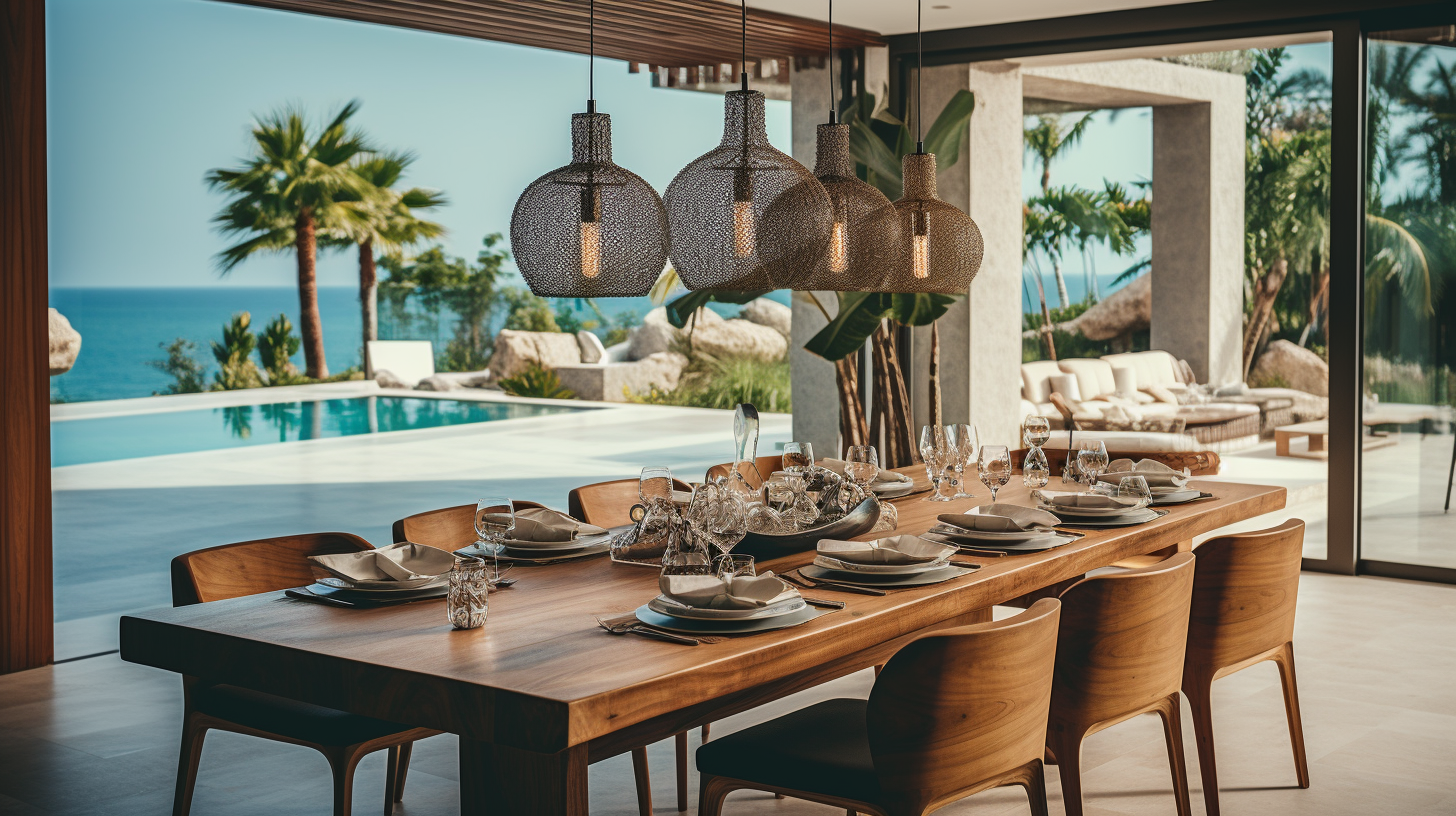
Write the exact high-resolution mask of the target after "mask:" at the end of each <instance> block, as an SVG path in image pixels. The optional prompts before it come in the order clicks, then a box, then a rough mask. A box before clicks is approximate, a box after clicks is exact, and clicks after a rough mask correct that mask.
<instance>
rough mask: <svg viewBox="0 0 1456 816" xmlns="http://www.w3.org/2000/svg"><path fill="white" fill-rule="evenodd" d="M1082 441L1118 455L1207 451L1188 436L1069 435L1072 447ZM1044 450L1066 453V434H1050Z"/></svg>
mask: <svg viewBox="0 0 1456 816" xmlns="http://www.w3.org/2000/svg"><path fill="white" fill-rule="evenodd" d="M1083 440H1089V441H1090V440H1101V442H1102V444H1104V445H1106V446H1107V449H1108V450H1110V451H1119V452H1121V453H1157V452H1167V453H1182V452H1186V451H1199V450H1203V449H1204V448H1206V447H1207V445H1204V444H1203V443H1201V442H1199V441H1198V440H1196V439H1194V438H1193V437H1191V436H1189V435H1187V434H1175V433H1157V432H1150V431H1077V432H1076V433H1074V434H1073V435H1072V442H1073V444H1075V443H1077V442H1081V441H1083ZM1045 447H1047V448H1048V449H1050V450H1066V449H1067V432H1066V431H1052V437H1051V439H1050V440H1048V441H1047V443H1046V445H1045Z"/></svg>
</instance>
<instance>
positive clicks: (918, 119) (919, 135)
mask: <svg viewBox="0 0 1456 816" xmlns="http://www.w3.org/2000/svg"><path fill="white" fill-rule="evenodd" d="M924 5H925V4H924V2H923V0H915V53H916V56H917V58H918V59H919V62H920V65H919V67H917V68H916V69H915V152H916V153H924V152H925V120H924V118H923V116H922V114H923V113H924V107H923V106H922V105H921V104H920V98H921V96H922V95H923V94H924V91H925V29H924V28H922V27H921V25H920V15H921V10H922V8H923V7H924Z"/></svg>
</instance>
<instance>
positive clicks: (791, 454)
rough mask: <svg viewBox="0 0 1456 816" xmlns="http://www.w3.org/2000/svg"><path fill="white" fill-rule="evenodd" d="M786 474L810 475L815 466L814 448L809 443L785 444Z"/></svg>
mask: <svg viewBox="0 0 1456 816" xmlns="http://www.w3.org/2000/svg"><path fill="white" fill-rule="evenodd" d="M783 460H784V472H786V473H808V472H809V469H810V468H812V467H813V466H814V446H813V445H812V444H810V443H808V442H785V443H784V455H783Z"/></svg>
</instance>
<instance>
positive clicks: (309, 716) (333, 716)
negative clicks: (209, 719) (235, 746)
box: [193, 685, 412, 746]
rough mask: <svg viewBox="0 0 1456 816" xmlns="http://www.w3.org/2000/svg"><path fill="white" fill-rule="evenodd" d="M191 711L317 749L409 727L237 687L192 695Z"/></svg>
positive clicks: (209, 688)
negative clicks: (303, 743) (297, 741)
mask: <svg viewBox="0 0 1456 816" xmlns="http://www.w3.org/2000/svg"><path fill="white" fill-rule="evenodd" d="M193 702H194V710H196V711H199V712H202V713H203V714H209V715H211V716H213V717H217V718H218V719H222V720H227V721H228V722H233V723H237V724H238V725H243V726H247V727H249V728H255V729H257V730H259V731H267V732H268V733H270V734H277V735H279V736H282V737H288V738H290V739H296V740H299V741H300V742H308V743H313V744H317V745H331V746H345V745H358V744H360V743H365V742H369V741H371V740H376V739H381V738H383V737H388V736H391V735H394V734H401V733H404V732H406V731H410V730H412V727H411V726H408V725H400V724H399V723H392V722H386V721H384V720H376V719H374V718H373V717H361V716H359V715H358V714H350V713H348V712H346V711H339V710H338V709H334V708H327V707H325V706H320V705H313V704H311V703H301V702H298V701H297V700H288V699H285V698H283V697H275V696H273V695H272V694H264V693H263V692H261V691H252V690H250V689H245V688H238V687H237V686H226V685H216V686H203V687H201V688H198V689H195V690H194V691H193Z"/></svg>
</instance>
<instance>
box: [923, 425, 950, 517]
mask: <svg viewBox="0 0 1456 816" xmlns="http://www.w3.org/2000/svg"><path fill="white" fill-rule="evenodd" d="M954 457H955V455H954V454H953V453H952V452H951V450H950V447H949V445H947V444H946V440H945V428H943V427H941V426H940V425H926V426H925V427H923V428H921V429H920V459H921V461H922V462H924V463H925V475H926V477H928V478H929V479H930V486H931V487H932V488H933V491H932V492H931V494H930V495H929V496H927V497H925V499H924V501H950V500H951V499H952V498H954V497H953V496H949V495H946V494H945V492H944V491H943V490H942V487H943V486H944V485H945V483H946V482H947V481H948V480H947V479H946V477H945V471H946V469H947V468H950V467H954V466H955V458H954Z"/></svg>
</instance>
